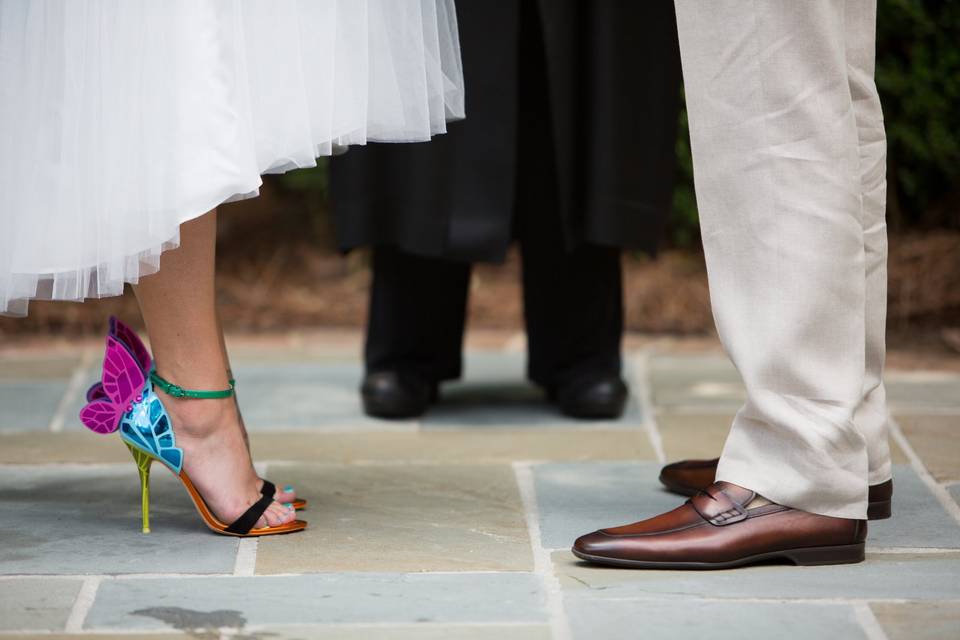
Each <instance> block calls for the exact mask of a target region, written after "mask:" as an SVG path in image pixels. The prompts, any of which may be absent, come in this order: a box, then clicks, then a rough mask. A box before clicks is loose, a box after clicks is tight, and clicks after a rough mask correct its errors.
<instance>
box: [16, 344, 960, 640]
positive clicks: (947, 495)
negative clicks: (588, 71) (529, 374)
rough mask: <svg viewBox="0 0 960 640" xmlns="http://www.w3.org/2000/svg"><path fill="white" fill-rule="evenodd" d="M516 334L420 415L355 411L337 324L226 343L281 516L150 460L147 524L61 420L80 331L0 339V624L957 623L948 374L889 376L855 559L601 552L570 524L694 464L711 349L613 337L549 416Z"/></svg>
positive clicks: (957, 468) (730, 383)
mask: <svg viewBox="0 0 960 640" xmlns="http://www.w3.org/2000/svg"><path fill="white" fill-rule="evenodd" d="M520 346H522V343H521V342H518V341H517V340H507V339H504V340H502V341H501V343H499V344H498V343H496V341H487V343H485V344H484V346H483V347H482V348H473V349H471V350H470V352H469V355H468V359H467V372H466V378H465V380H464V381H463V382H459V383H455V384H451V385H449V386H448V387H446V388H445V389H444V392H443V401H442V403H441V404H440V405H439V406H438V407H436V409H435V410H433V411H431V412H430V413H429V414H428V415H427V416H426V417H424V418H423V419H422V420H411V421H399V422H383V421H377V420H372V419H369V418H367V417H365V416H363V415H362V412H361V411H360V408H359V402H358V399H357V395H356V388H357V383H358V379H359V376H360V372H361V369H360V365H359V362H358V358H357V355H356V354H357V339H356V336H352V337H348V338H347V339H346V340H343V341H340V340H330V339H328V340H317V341H309V340H307V341H304V340H303V339H294V338H291V339H288V340H279V341H275V342H274V343H264V342H257V341H240V342H238V343H237V344H235V345H232V347H233V349H232V351H233V353H234V357H235V362H234V368H235V373H236V376H237V378H238V380H239V391H240V402H241V405H242V408H243V411H244V416H245V418H246V420H247V423H248V427H249V429H250V431H251V441H252V446H253V449H254V453H255V455H256V457H257V459H258V460H259V463H258V466H259V469H260V472H261V473H264V474H267V475H269V477H271V478H272V479H274V480H275V481H277V482H280V483H292V484H295V485H296V487H297V489H298V492H299V493H300V494H301V495H303V496H305V497H307V498H309V500H310V507H309V509H308V510H307V511H306V512H305V513H304V514H303V515H304V518H305V519H306V520H309V522H310V528H309V529H308V530H307V531H306V532H305V533H302V534H298V535H292V536H282V537H274V538H264V539H262V540H259V541H257V540H252V539H251V540H236V539H232V538H224V537H218V536H215V535H213V534H210V533H208V532H207V530H206V529H205V528H203V526H202V525H201V524H200V522H199V520H198V519H197V518H196V516H195V513H194V510H193V507H192V505H191V504H190V502H189V501H188V499H187V496H186V494H185V493H184V491H183V490H182V489H181V488H180V486H179V484H178V483H177V482H176V481H175V479H174V478H173V477H172V476H171V475H170V474H166V473H163V470H162V469H161V468H158V470H157V473H155V474H154V481H153V492H152V493H153V500H152V503H153V510H152V521H153V522H152V524H153V533H151V534H150V535H142V534H141V533H140V532H139V520H138V513H139V500H138V485H137V479H136V472H135V469H134V467H133V465H132V464H130V461H129V458H128V455H127V452H126V450H125V448H124V447H123V446H122V445H121V444H120V442H119V439H118V438H115V437H112V436H109V437H104V436H96V435H94V434H92V433H89V432H87V431H86V430H85V429H83V427H82V426H81V425H80V424H79V421H78V419H77V418H76V415H77V411H78V410H79V407H80V406H81V403H82V398H81V396H82V391H83V390H84V389H85V388H86V385H87V384H88V383H89V382H90V381H91V380H93V379H94V377H95V374H96V371H97V367H98V355H99V353H98V352H99V345H96V344H93V343H89V344H85V345H81V346H63V345H59V346H56V347H48V348H34V349H23V350H13V349H7V350H5V351H3V350H0V636H4V637H18V638H28V637H38V638H39V637H42V638H61V637H74V636H82V637H85V638H116V637H123V636H135V637H137V638H176V637H194V638H244V639H252V638H263V639H265V640H266V639H270V640H274V639H279V640H283V639H293V638H303V639H310V638H321V639H326V638H346V639H359V638H371V637H375V638H391V639H392V638H397V639H408V638H427V639H433V638H437V639H439V638H444V639H446V638H464V639H467V640H472V639H480V638H498V639H501V640H526V639H547V638H554V639H557V640H567V639H581V638H582V639H593V638H633V637H645V638H651V639H653V638H670V639H676V640H683V639H685V638H703V637H710V638H864V639H866V640H881V639H884V638H887V639H889V640H899V639H901V638H902V639H910V640H917V639H924V638H931V639H932V638H937V639H940V638H960V506H958V503H957V501H958V500H960V374H956V373H943V372H916V371H910V372H907V371H891V372H890V374H889V390H890V394H889V395H890V398H891V401H892V410H893V413H894V416H895V418H896V429H895V432H894V434H893V450H894V463H895V486H896V496H895V502H894V511H895V516H894V518H892V519H891V520H888V521H883V522H878V523H873V524H871V526H870V538H869V547H868V558H867V561H866V562H865V563H863V564H859V565H846V566H839V567H806V568H797V567H792V566H786V565H765V566H759V567H753V568H748V569H739V570H735V571H715V572H680V571H659V572H654V571H630V570H615V569H601V568H596V567H591V566H588V565H585V564H582V563H580V562H578V561H576V559H575V558H574V557H573V556H572V555H571V554H570V553H569V546H570V544H571V542H572V541H573V539H574V538H575V537H576V536H577V535H579V534H582V533H584V532H587V531H591V530H593V529H595V528H597V527H599V526H606V525H615V524H622V523H626V522H630V521H634V520H637V519H639V518H642V517H645V516H648V515H652V514H655V513H658V512H660V511H663V510H665V509H668V508H671V507H673V506H675V505H676V504H677V503H678V501H679V499H678V498H677V497H675V496H672V495H670V494H668V493H666V492H664V491H662V490H661V489H660V488H659V485H658V483H657V481H656V478H657V473H658V470H659V467H660V465H661V464H662V463H663V461H664V460H672V459H676V458H681V457H692V456H697V457H713V456H714V455H716V453H717V452H719V450H720V448H721V445H722V442H723V438H724V434H725V431H726V428H727V425H728V424H729V421H730V418H731V416H732V415H733V412H734V411H735V410H736V408H737V406H738V404H739V402H740V401H741V400H742V398H743V390H742V387H741V385H740V381H739V378H738V376H737V374H736V372H735V371H734V369H733V368H732V367H731V366H730V365H729V363H728V362H727V361H726V360H725V358H724V357H723V356H722V355H721V354H719V353H717V352H714V351H709V350H706V351H694V352H690V351H689V350H686V351H684V350H676V349H671V348H668V347H665V346H663V345H662V344H659V343H655V342H653V343H647V344H644V345H641V346H640V347H637V348H630V349H628V350H627V353H626V375H627V378H628V380H629V382H630V384H631V389H632V394H633V395H632V398H631V402H630V406H629V408H628V411H627V413H626V415H625V416H624V417H623V418H622V419H620V420H617V421H613V422H578V421H572V420H567V419H565V418H563V417H561V416H559V415H558V414H557V413H556V412H555V411H553V410H551V409H550V408H549V407H548V406H546V405H545V404H544V403H543V399H542V397H541V395H540V393H539V392H538V391H537V390H535V389H533V388H531V387H529V386H528V385H527V384H526V383H525V382H524V380H523V366H524V361H523V360H524V359H523V354H522V351H521V350H520V349H519V347H520Z"/></svg>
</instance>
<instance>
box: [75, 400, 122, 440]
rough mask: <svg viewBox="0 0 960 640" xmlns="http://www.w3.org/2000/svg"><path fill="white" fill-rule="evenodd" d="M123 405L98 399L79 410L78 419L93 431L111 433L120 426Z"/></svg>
mask: <svg viewBox="0 0 960 640" xmlns="http://www.w3.org/2000/svg"><path fill="white" fill-rule="evenodd" d="M122 411H123V407H118V406H116V405H115V404H112V403H110V402H106V401H103V400H98V401H96V402H91V403H90V404H88V405H87V406H85V407H84V408H83V409H82V410H81V411H80V420H82V421H83V424H84V425H86V426H87V428H88V429H90V430H91V431H93V432H95V433H113V432H114V431H116V430H117V427H118V426H120V415H121V412H122Z"/></svg>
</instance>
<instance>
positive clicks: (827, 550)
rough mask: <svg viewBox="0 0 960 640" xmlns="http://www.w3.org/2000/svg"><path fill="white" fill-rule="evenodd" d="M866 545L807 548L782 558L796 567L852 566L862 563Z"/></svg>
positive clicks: (784, 555)
mask: <svg viewBox="0 0 960 640" xmlns="http://www.w3.org/2000/svg"><path fill="white" fill-rule="evenodd" d="M865 548H866V544H865V543H863V542H860V543H858V544H844V545H838V546H833V547H809V548H807V549H793V550H791V551H785V552H783V554H782V555H783V557H785V558H787V559H788V560H790V561H791V562H792V563H794V564H795V565H797V566H803V567H814V566H818V565H826V564H854V563H857V562H863V559H864V557H865V555H866V554H865V551H864V550H865Z"/></svg>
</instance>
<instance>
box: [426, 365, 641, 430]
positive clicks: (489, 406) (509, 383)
mask: <svg viewBox="0 0 960 640" xmlns="http://www.w3.org/2000/svg"><path fill="white" fill-rule="evenodd" d="M525 358H526V356H525V354H521V353H512V352H482V351H480V352H478V351H472V352H468V353H467V354H466V357H465V360H464V363H465V364H464V376H463V378H462V380H458V381H455V382H448V383H445V384H444V385H443V386H442V387H441V391H440V400H439V402H438V403H437V404H435V405H434V406H432V407H431V408H430V410H429V411H428V412H427V413H426V414H425V415H424V417H423V419H422V421H421V424H422V427H423V428H424V429H500V428H513V429H515V428H518V427H519V428H542V427H559V428H563V427H577V428H590V427H594V428H607V429H608V428H640V427H641V426H642V424H643V413H642V408H641V407H640V404H639V402H638V401H637V399H636V398H635V397H633V396H631V398H630V400H629V401H628V403H627V407H626V409H625V410H624V414H623V416H621V417H620V418H618V419H616V420H596V421H593V420H577V419H574V418H569V417H567V416H564V415H563V414H562V413H560V411H559V410H558V409H557V408H556V407H555V406H554V405H552V404H551V403H549V402H548V401H547V399H546V395H545V393H544V392H543V390H542V389H540V388H538V387H536V386H535V385H533V384H532V383H530V382H529V381H527V379H526V377H525V366H526V365H525ZM628 383H629V380H628Z"/></svg>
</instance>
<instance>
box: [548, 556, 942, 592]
mask: <svg viewBox="0 0 960 640" xmlns="http://www.w3.org/2000/svg"><path fill="white" fill-rule="evenodd" d="M553 561H554V567H555V571H556V573H557V576H558V577H559V579H560V582H561V585H562V587H563V589H564V590H566V591H570V592H582V593H576V594H572V595H575V596H579V595H584V594H587V593H589V595H590V596H591V597H596V598H612V599H618V598H649V597H653V596H656V597H658V598H664V599H669V600H672V599H677V600H684V599H687V598H690V597H691V596H700V597H707V598H731V599H736V598H751V599H753V598H758V599H790V598H802V599H813V598H822V599H834V598H849V599H865V600H887V599H901V598H905V597H909V598H911V599H913V600H953V599H958V598H960V582H958V581H957V575H958V572H960V552H946V553H922V554H911V553H903V554H895V553H878V554H871V553H870V552H869V550H868V552H867V559H866V561H865V562H862V563H859V564H846V565H835V566H825V567H795V566H792V565H780V564H769V565H761V566H754V567H746V568H739V569H730V570H718V571H632V570H628V569H611V568H603V567H598V566H593V565H588V564H586V563H583V562H580V561H579V560H577V558H576V557H575V556H574V555H573V554H571V553H570V552H567V551H558V552H555V553H554V554H553Z"/></svg>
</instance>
